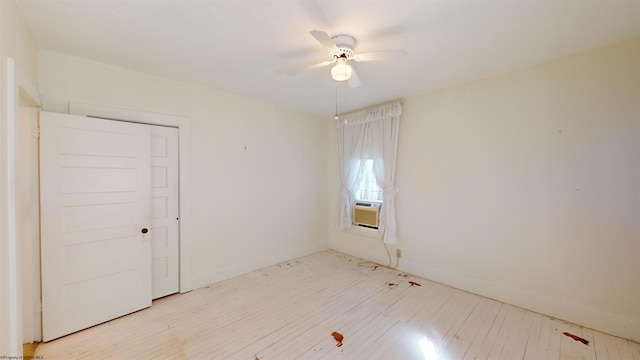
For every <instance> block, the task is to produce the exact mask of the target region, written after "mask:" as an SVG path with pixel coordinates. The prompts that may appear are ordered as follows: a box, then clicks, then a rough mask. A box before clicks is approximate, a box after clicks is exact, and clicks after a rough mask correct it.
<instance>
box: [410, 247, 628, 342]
mask: <svg viewBox="0 0 640 360" xmlns="http://www.w3.org/2000/svg"><path fill="white" fill-rule="evenodd" d="M398 270H402V271H406V272H408V273H411V274H415V275H418V276H421V277H424V278H427V279H429V280H433V281H436V282H439V283H442V284H445V285H449V286H453V287H455V288H458V289H461V290H465V291H469V292H471V293H474V294H478V295H482V296H485V297H488V298H491V299H495V300H498V301H501V302H504V303H507V304H512V305H515V306H518V307H522V308H524V309H527V310H531V311H535V312H538V313H540V314H545V315H547V316H551V317H554V318H558V319H562V320H565V321H568V322H571V323H574V324H579V325H582V326H585V327H589V328H592V329H595V330H598V331H602V332H605V333H608V334H611V335H615V336H619V337H622V338H625V339H631V340H635V341H640V319H638V318H635V319H633V318H627V317H622V316H620V315H617V314H612V313H609V312H604V311H601V310H598V309H594V308H590V307H586V306H582V305H579V304H576V303H573V302H568V301H564V300H561V299H557V298H550V297H546V296H542V295H540V294H537V293H535V292H529V291H525V290H522V289H518V288H514V287H509V286H505V285H502V284H498V283H495V282H492V281H489V280H485V279H480V278H476V277H473V276H470V275H467V274H461V273H456V272H453V271H449V270H445V269H442V268H439V267H435V266H431V265H427V264H422V263H418V262H414V261H411V260H407V259H406V258H403V259H402V261H401V262H400V265H399V267H398Z"/></svg>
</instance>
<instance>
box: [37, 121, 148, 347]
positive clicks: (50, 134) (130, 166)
mask: <svg viewBox="0 0 640 360" xmlns="http://www.w3.org/2000/svg"><path fill="white" fill-rule="evenodd" d="M40 128H41V138H40V163H41V168H40V176H41V184H40V186H41V189H40V191H41V232H42V234H41V249H42V253H41V256H42V323H43V340H44V341H49V340H52V339H55V338H58V337H61V336H64V335H67V334H70V333H72V332H75V331H78V330H81V329H84V328H88V327H91V326H93V325H96V324H99V323H102V322H105V321H108V320H111V319H113V318H116V317H119V316H122V315H125V314H128V313H131V312H134V311H137V310H140V309H142V308H145V307H148V306H150V305H151V284H152V282H151V242H150V236H149V230H148V229H149V226H150V219H149V214H150V188H151V187H150V126H148V125H142V124H134V123H126V122H119V121H106V120H100V119H94V118H88V117H81V116H72V115H66V114H56V113H47V112H41V114H40Z"/></svg>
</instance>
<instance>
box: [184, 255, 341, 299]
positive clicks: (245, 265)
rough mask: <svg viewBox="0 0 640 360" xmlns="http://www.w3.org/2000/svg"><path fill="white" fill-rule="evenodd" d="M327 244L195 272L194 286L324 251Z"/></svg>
mask: <svg viewBox="0 0 640 360" xmlns="http://www.w3.org/2000/svg"><path fill="white" fill-rule="evenodd" d="M327 249H328V248H327V247H326V246H321V245H317V246H301V247H298V248H287V249H286V250H281V251H273V252H271V253H267V254H263V255H260V256H258V257H254V258H251V259H249V260H245V261H242V262H240V263H237V264H232V265H227V266H221V267H219V268H216V269H214V270H211V271H207V272H203V273H198V274H194V275H193V278H192V284H193V288H194V289H197V288H200V287H203V286H206V285H209V284H213V283H216V282H219V281H222V280H226V279H230V278H232V277H234V276H238V275H242V274H246V273H248V272H251V271H254V270H258V269H262V268H264V267H267V266H271V265H275V264H278V263H281V262H284V261H287V260H291V259H295V258H299V257H302V256H306V255H310V254H313V253H316V252H318V251H324V250H327Z"/></svg>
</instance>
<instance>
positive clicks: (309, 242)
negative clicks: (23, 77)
mask: <svg viewBox="0 0 640 360" xmlns="http://www.w3.org/2000/svg"><path fill="white" fill-rule="evenodd" d="M39 70H40V90H41V93H42V96H43V108H44V110H47V111H55V112H63V113H66V112H67V110H68V102H69V101H78V102H83V103H90V104H98V105H105V106H113V107H119V108H126V109H132V110H139V111H148V112H154V113H164V114H172V115H180V116H185V117H188V118H190V121H189V128H190V147H189V151H190V159H189V166H190V178H189V181H190V183H189V184H188V188H189V189H190V192H191V193H190V194H189V195H188V198H189V199H191V201H190V204H189V207H190V214H191V215H192V218H191V219H189V221H188V224H189V226H191V228H190V229H189V231H188V233H189V234H191V235H192V238H191V240H190V241H191V243H190V246H191V252H192V273H193V285H194V286H195V287H198V286H202V285H205V284H208V283H211V282H213V281H218V280H221V279H224V278H227V277H231V276H234V275H237V274H241V273H244V272H247V271H250V270H253V269H256V268H260V267H263V266H266V265H271V264H274V263H277V262H279V261H285V260H288V259H291V258H295V257H298V256H302V255H306V254H310V253H312V252H315V251H319V250H324V249H326V248H327V237H328V229H329V225H328V214H327V212H326V209H327V207H328V203H327V200H326V194H327V192H328V185H327V184H328V183H327V180H328V177H327V175H326V169H327V166H328V156H327V153H328V148H327V144H326V141H325V140H326V138H327V133H328V128H327V126H326V124H325V123H326V122H327V121H331V120H329V119H322V118H319V117H314V116H310V115H306V114H303V113H300V112H294V111H290V110H286V109H283V108H279V107H276V106H273V105H271V104H268V103H264V102H259V101H254V100H250V99H247V98H243V97H239V96H235V95H231V94H228V93H223V92H220V91H215V90H211V89H207V88H203V87H199V86H194V85H189V84H185V83H181V82H177V81H172V80H167V79H163V78H160V77H154V76H148V75H144V74H140V73H135V72H131V71H126V70H122V69H119V68H115V67H111V66H107V65H102V64H97V63H93V62H90V61H87V60H83V59H79V58H74V57H70V56H66V55H62V54H58V53H53V52H47V51H41V52H40V67H39ZM44 216H46V214H44Z"/></svg>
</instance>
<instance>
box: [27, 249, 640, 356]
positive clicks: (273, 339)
mask: <svg viewBox="0 0 640 360" xmlns="http://www.w3.org/2000/svg"><path fill="white" fill-rule="evenodd" d="M361 261H362V260H360V259H357V258H353V257H350V256H346V255H343V254H341V253H338V252H335V251H326V252H321V253H317V254H314V255H310V256H306V257H303V258H300V259H297V260H293V261H290V262H286V263H282V264H279V265H274V266H270V267H268V268H265V269H262V270H258V271H254V272H251V273H249V274H246V275H242V276H238V277H235V278H233V279H229V280H226V281H223V282H220V283H216V284H213V285H211V286H207V287H205V288H201V289H197V290H194V291H192V292H190V293H186V294H181V295H173V296H169V297H166V298H163V299H160V300H156V301H154V302H153V306H152V307H151V308H149V309H146V310H142V311H139V312H137V313H134V314H131V315H128V316H125V317H122V318H119V319H115V320H112V321H109V322H107V323H104V324H101V325H98V326H95V327H93V328H90V329H87V330H84V331H81V332H78V333H75V334H72V335H69V336H66V337H64V338H61V339H58V340H55V341H52V342H49V343H43V344H40V346H39V347H38V348H37V350H36V356H42V357H43V359H46V360H54V359H156V358H157V359H241V360H242V359H247V360H255V359H260V360H272V359H283V360H291V359H350V360H352V359H353V360H355V359H386V360H396V359H420V360H433V359H447V360H456V359H535V360H538V359H616V360H617V359H640V345H639V344H638V343H635V342H632V341H628V340H624V339H620V338H616V337H613V336H609V335H606V334H603V333H601V332H597V331H593V330H590V329H587V328H583V327H580V326H577V325H573V324H570V323H566V322H563V321H560V320H556V319H552V318H549V317H547V316H543V315H540V314H536V313H533V312H530V311H526V310H523V309H520V308H517V307H514V306H510V305H506V304H503V303H501V302H498V301H495V300H491V299H487V298H484V297H481V296H477V295H473V294H470V293H467V292H464V291H460V290H457V289H454V288H451V287H448V286H445V285H442V284H438V283H434V282H431V281H428V280H425V279H422V278H419V277H415V276H411V275H407V274H404V273H402V272H400V271H395V270H390V269H386V268H383V267H378V268H375V269H374V268H371V267H363V266H359V262H361ZM412 283H413V285H412ZM563 332H568V333H571V334H574V335H576V336H579V337H581V338H584V339H586V340H587V341H589V345H584V344H582V343H581V342H579V341H575V340H573V339H571V338H569V337H567V336H565V335H563ZM332 333H336V334H334V335H335V336H333V335H332ZM340 335H342V337H343V339H342V345H341V346H338V345H340V344H339V343H338V341H337V340H340ZM336 338H337V340H336Z"/></svg>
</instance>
